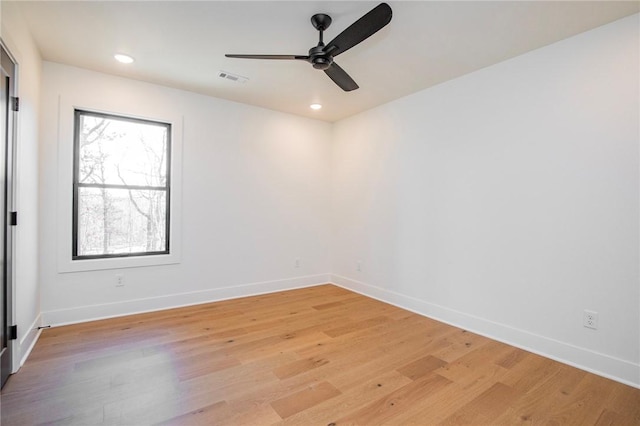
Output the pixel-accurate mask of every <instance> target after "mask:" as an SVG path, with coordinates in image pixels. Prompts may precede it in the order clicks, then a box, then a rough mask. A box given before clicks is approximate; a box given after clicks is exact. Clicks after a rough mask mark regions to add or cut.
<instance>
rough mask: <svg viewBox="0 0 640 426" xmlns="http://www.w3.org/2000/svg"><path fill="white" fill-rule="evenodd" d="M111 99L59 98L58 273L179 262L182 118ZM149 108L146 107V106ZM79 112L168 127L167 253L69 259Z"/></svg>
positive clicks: (70, 253)
mask: <svg viewBox="0 0 640 426" xmlns="http://www.w3.org/2000/svg"><path fill="white" fill-rule="evenodd" d="M117 103H118V102H114V101H113V100H111V101H110V102H108V104H104V103H103V104H100V101H99V102H98V103H96V102H95V99H93V100H90V101H86V100H83V99H73V100H72V99H67V98H65V97H62V96H60V97H59V99H58V185H57V188H58V194H57V201H58V205H57V214H58V222H57V223H58V242H57V247H58V272H60V273H65V272H80V271H96V270H101V269H121V268H135V267H144V266H156V265H170V264H176V263H180V261H181V252H182V250H181V248H182V244H181V242H182V241H181V236H182V232H181V231H182V229H181V223H182V209H181V207H182V129H183V120H184V119H183V117H182V116H181V115H177V114H175V113H171V112H167V111H161V110H157V111H154V110H153V108H151V109H152V110H150V111H147V110H148V109H149V108H145V111H144V112H143V111H136V110H135V107H132V106H131V105H130V104H129V105H128V104H126V103H123V104H122V105H117ZM147 107H148V105H147ZM76 109H81V110H85V111H94V112H100V113H105V114H114V115H120V116H128V117H134V118H141V119H146V120H153V121H160V122H165V123H169V124H171V170H170V173H171V198H170V206H169V208H170V215H169V221H170V223H169V232H170V234H169V241H170V242H171V243H170V247H169V250H170V253H169V254H160V255H148V256H131V257H117V258H103V259H79V260H72V227H73V143H74V142H73V141H74V138H73V129H74V111H75V110H76Z"/></svg>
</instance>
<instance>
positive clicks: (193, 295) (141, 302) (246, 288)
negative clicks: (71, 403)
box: [42, 274, 330, 327]
mask: <svg viewBox="0 0 640 426" xmlns="http://www.w3.org/2000/svg"><path fill="white" fill-rule="evenodd" d="M329 278H330V275H329V274H319V275H308V276H303V277H294V278H287V279H283V280H274V281H265V282H259V283H250V284H244V285H239V286H233V287H222V288H214V289H208V290H202V291H194V292H189V293H178V294H169V295H164V296H158V297H149V298H144V299H134V300H124V301H121V302H116V303H104V304H100V305H89V306H79V307H74V308H70V309H60V310H55V311H45V312H42V323H43V324H46V325H51V326H52V327H53V326H60V325H67V324H76V323H81V322H87V321H94V320H99V319H106V318H114V317H120V316H125V315H132V314H139V313H143V312H153V311H160V310H163V309H172V308H179V307H182V306H190V305H199V304H202V303H210V302H216V301H220V300H229V299H236V298H239V297H247V296H256V295H259V294H265V293H273V292H276V291H283V290H293V289H296V288H303V287H311V286H316V285H320V284H326V283H328V282H329Z"/></svg>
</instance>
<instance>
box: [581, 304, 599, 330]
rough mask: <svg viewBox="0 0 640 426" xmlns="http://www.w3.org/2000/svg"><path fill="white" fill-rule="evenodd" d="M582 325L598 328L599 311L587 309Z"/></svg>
mask: <svg viewBox="0 0 640 426" xmlns="http://www.w3.org/2000/svg"><path fill="white" fill-rule="evenodd" d="M582 325H583V326H585V327H586V328H592V329H594V330H597V329H598V313H597V312H595V311H588V310H586V309H585V311H584V314H583V316H582Z"/></svg>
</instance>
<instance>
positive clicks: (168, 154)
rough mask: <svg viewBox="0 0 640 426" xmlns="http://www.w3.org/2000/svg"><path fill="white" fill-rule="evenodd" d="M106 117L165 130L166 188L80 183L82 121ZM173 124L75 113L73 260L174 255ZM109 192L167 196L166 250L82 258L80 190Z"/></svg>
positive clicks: (94, 113)
mask: <svg viewBox="0 0 640 426" xmlns="http://www.w3.org/2000/svg"><path fill="white" fill-rule="evenodd" d="M83 116H89V117H102V118H107V119H113V120H120V121H128V122H131V123H141V124H150V125H154V126H160V127H164V128H165V130H166V135H167V145H166V153H165V154H166V165H165V167H166V169H165V173H166V179H165V186H164V187H162V186H145V185H124V184H122V185H119V184H96V183H90V184H87V183H81V182H80V181H79V180H80V122H81V117H83ZM171 130H172V129H171V123H167V122H164V121H158V120H149V119H144V118H137V117H131V116H126V115H120V114H110V113H103V112H96V111H90V110H86V109H80V108H74V111H73V211H72V225H71V232H72V235H71V259H72V260H89V259H110V258H122V257H140V256H157V255H167V254H170V253H171V245H170V243H171V170H172V167H171V151H172V149H171V148H172V137H171ZM81 187H84V188H107V189H124V190H127V189H138V190H145V189H146V190H154V191H164V192H165V235H164V242H165V249H164V250H159V251H144V252H132V253H108V254H95V255H79V254H78V225H79V221H78V219H79V211H78V207H79V192H80V188H81Z"/></svg>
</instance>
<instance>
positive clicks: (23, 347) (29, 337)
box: [12, 314, 42, 373]
mask: <svg viewBox="0 0 640 426" xmlns="http://www.w3.org/2000/svg"><path fill="white" fill-rule="evenodd" d="M41 324H42V314H40V315H38V316H37V317H36V319H35V320H34V321H33V324H31V327H29V330H28V331H27V333H26V334H25V335H24V336H22V338H21V339H20V345H19V348H18V360H19V361H20V362H19V363H15V362H14V363H13V371H12V373H15V372H17V371H18V370H19V369H20V367H22V366H23V365H24V362H25V361H26V360H27V358H28V357H29V354H31V351H32V350H33V347H34V346H35V345H36V343H37V342H38V338H39V337H40V333H42V330H39V329H38V327H40V325H41Z"/></svg>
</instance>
